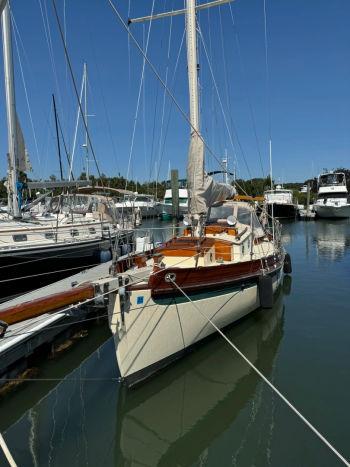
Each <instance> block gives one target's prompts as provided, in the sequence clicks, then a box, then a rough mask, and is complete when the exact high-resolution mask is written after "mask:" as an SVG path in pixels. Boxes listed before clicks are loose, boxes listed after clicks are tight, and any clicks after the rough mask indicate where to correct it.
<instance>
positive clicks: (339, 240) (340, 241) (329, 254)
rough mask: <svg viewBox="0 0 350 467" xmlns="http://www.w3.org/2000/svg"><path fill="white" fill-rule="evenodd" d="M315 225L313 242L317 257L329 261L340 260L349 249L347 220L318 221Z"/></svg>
mask: <svg viewBox="0 0 350 467" xmlns="http://www.w3.org/2000/svg"><path fill="white" fill-rule="evenodd" d="M317 224H318V225H317V227H318V228H317V230H316V231H315V235H314V238H313V241H314V242H315V244H316V249H317V254H318V256H320V257H322V258H325V259H328V260H331V261H337V260H339V259H341V258H342V257H343V256H344V255H345V253H346V250H347V249H349V247H350V238H349V235H348V231H349V220H348V219H339V220H336V221H332V220H319V221H318V222H317Z"/></svg>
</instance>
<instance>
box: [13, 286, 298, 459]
mask: <svg viewBox="0 0 350 467" xmlns="http://www.w3.org/2000/svg"><path fill="white" fill-rule="evenodd" d="M286 289H288V290H289V289H290V284H287V287H286ZM283 313H284V306H283V291H282V290H281V291H280V293H279V296H278V297H277V300H276V303H275V307H274V308H273V309H272V310H258V311H257V312H255V313H253V314H251V315H250V316H249V317H248V318H247V319H244V320H242V321H241V322H240V323H238V324H237V325H235V326H233V327H232V328H231V329H230V330H229V331H228V335H229V337H230V338H231V339H232V340H233V341H234V342H235V343H236V344H237V346H238V347H239V348H240V349H241V350H242V351H243V352H244V353H245V354H246V355H247V356H248V358H249V359H250V360H251V361H252V362H253V363H254V364H255V365H256V366H257V367H258V368H259V369H260V370H262V371H263V373H264V374H265V375H267V376H268V377H269V376H270V377H271V374H272V373H273V367H274V361H275V358H276V355H277V352H278V348H279V344H280V341H281V339H282V335H283ZM116 371H117V369H116V368H115V357H114V346H113V342H112V340H108V341H107V342H105V343H104V344H103V345H102V346H101V347H100V349H99V350H98V351H97V352H95V353H94V354H93V355H92V356H91V357H89V358H88V359H86V360H85V361H83V362H82V363H81V365H80V366H79V367H78V368H76V369H75V370H74V371H72V372H71V373H70V375H69V377H68V378H69V379H68V378H67V379H66V380H63V381H62V382H60V383H59V384H57V385H56V386H55V387H53V388H51V390H50V392H48V394H46V395H45V397H43V398H42V399H41V400H40V401H39V402H36V401H34V402H33V406H32V407H31V408H29V409H27V410H26V411H25V412H24V413H23V414H22V415H21V416H20V417H19V418H18V420H17V421H16V422H14V423H12V425H11V426H9V427H8V428H7V429H6V431H5V436H6V439H7V441H8V443H9V446H10V448H11V449H12V451H13V453H14V455H15V458H16V461H17V462H18V464H19V465H26V466H30V465H33V466H41V465H45V466H46V465H49V466H62V465H65V464H66V465H82V464H85V465H118V466H119V465H149V466H151V465H152V466H153V465H182V466H183V465H191V464H193V463H197V461H199V460H200V459H202V460H203V459H205V458H207V457H208V456H210V455H211V454H210V451H211V446H212V444H213V443H215V442H216V440H217V439H219V438H220V437H221V436H222V435H223V434H224V433H225V431H226V430H227V429H229V428H230V427H232V425H233V424H234V422H235V421H236V419H237V418H239V416H240V414H241V413H243V412H244V411H245V410H246V407H247V405H249V404H252V406H253V407H254V409H252V410H253V412H254V413H255V415H254V417H253V419H252V415H251V414H249V415H248V420H246V422H245V423H244V428H243V429H241V430H237V431H236V432H235V439H236V442H237V445H236V446H235V447H234V446H233V447H232V448H233V453H232V456H233V458H238V457H239V456H241V454H242V453H241V451H242V450H243V451H245V454H247V453H250V452H251V449H249V448H248V445H247V449H243V446H244V444H245V442H244V439H246V438H247V437H248V436H249V430H250V429H252V427H253V426H254V423H253V421H254V420H255V421H256V416H257V411H258V409H257V407H258V406H259V404H257V402H256V400H255V398H256V393H258V394H260V396H258V397H260V399H261V391H260V392H259V391H258V390H257V388H258V387H259V385H260V386H262V385H261V383H260V381H259V379H258V377H257V376H256V375H255V374H254V373H253V372H252V371H250V369H249V367H248V366H247V364H245V363H244V362H243V361H242V360H241V359H240V358H239V357H238V356H237V355H235V354H234V352H233V351H232V349H230V348H229V347H228V345H227V344H226V343H225V342H223V341H222V339H220V338H219V337H218V336H214V337H212V338H211V339H210V340H209V341H208V342H207V343H206V344H205V345H201V346H199V347H198V348H197V349H196V350H195V351H193V352H192V353H191V354H190V355H188V356H187V357H186V358H184V359H182V360H180V361H179V362H178V363H177V364H175V365H172V366H171V367H169V368H168V369H167V370H166V371H164V372H163V373H162V374H160V375H158V376H157V377H155V378H154V379H153V380H151V381H149V382H147V383H145V384H144V385H142V386H140V387H138V388H136V389H134V390H131V391H130V390H129V391H127V390H126V389H125V388H124V387H121V385H120V384H119V383H117V382H112V381H111V378H112V377H115V375H116ZM84 378H97V380H96V381H84ZM260 402H261V401H260ZM265 405H266V404H261V406H264V407H265ZM270 409H271V407H270ZM270 409H268V410H270ZM265 415H266V414H265ZM265 415H264V417H265ZM269 416H271V414H270V415H269ZM264 423H265V424H266V420H265V421H264ZM260 428H261V427H260ZM267 433H268V430H267ZM269 436H270V435H269ZM269 436H267V437H266V439H265V442H266V443H269ZM214 451H215V449H214Z"/></svg>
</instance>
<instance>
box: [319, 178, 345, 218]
mask: <svg viewBox="0 0 350 467" xmlns="http://www.w3.org/2000/svg"><path fill="white" fill-rule="evenodd" d="M314 209H315V211H316V215H317V216H318V217H328V218H332V217H334V218H346V217H350V199H349V193H348V190H347V186H346V177H345V174H344V173H343V172H329V173H325V174H322V175H320V176H319V177H318V194H317V200H316V202H315V203H314Z"/></svg>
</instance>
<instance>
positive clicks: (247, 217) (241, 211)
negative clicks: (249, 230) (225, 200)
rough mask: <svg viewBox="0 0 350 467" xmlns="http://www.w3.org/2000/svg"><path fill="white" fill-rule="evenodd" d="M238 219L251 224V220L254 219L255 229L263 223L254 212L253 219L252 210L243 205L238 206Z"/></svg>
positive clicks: (242, 222)
mask: <svg viewBox="0 0 350 467" xmlns="http://www.w3.org/2000/svg"><path fill="white" fill-rule="evenodd" d="M237 220H238V222H240V223H241V224H245V225H249V226H250V225H251V222H252V221H253V229H258V228H259V227H261V224H260V222H259V219H258V218H257V216H256V214H255V213H254V212H253V219H252V218H251V211H250V210H249V209H247V208H244V207H242V206H238V209H237Z"/></svg>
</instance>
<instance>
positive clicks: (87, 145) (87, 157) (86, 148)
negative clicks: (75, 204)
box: [84, 63, 90, 180]
mask: <svg viewBox="0 0 350 467" xmlns="http://www.w3.org/2000/svg"><path fill="white" fill-rule="evenodd" d="M86 88H87V67H86V63H84V118H85V123H86V128H85V144H84V146H85V161H86V180H89V179H90V173H89V141H88V133H87V127H88V113H87V93H86Z"/></svg>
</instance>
